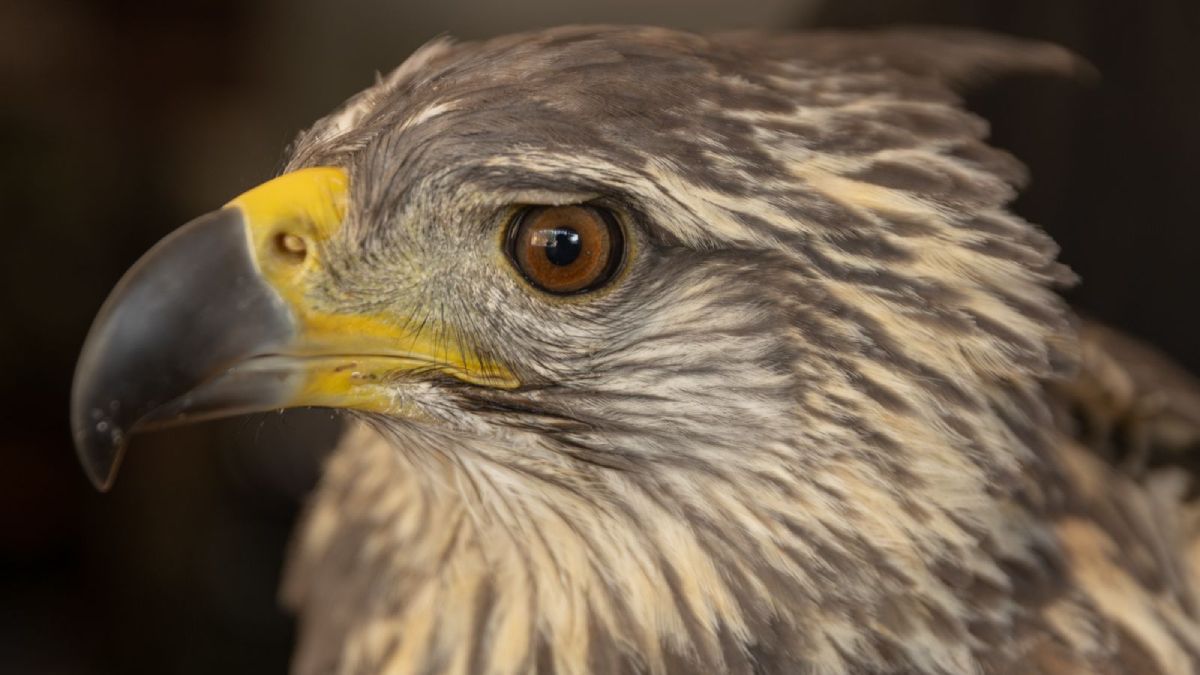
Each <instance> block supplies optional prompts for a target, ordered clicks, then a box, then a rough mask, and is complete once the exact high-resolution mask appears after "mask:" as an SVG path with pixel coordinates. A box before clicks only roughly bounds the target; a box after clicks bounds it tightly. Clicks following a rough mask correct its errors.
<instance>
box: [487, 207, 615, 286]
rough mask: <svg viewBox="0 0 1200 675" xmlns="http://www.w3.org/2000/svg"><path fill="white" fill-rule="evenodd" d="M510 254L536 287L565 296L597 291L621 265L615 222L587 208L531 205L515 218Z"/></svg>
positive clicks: (609, 217)
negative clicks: (595, 289)
mask: <svg viewBox="0 0 1200 675" xmlns="http://www.w3.org/2000/svg"><path fill="white" fill-rule="evenodd" d="M509 247H510V249H509V253H510V255H511V256H512V259H513V261H515V262H516V264H517V269H519V270H521V273H522V274H524V275H525V278H526V279H528V280H529V281H530V282H532V283H533V284H534V285H535V286H537V287H538V288H541V289H542V290H545V291H548V292H550V293H557V294H560V295H567V294H571V293H582V292H584V291H590V290H592V289H594V288H597V287H599V286H600V285H602V284H603V283H604V282H606V281H608V280H609V279H610V278H612V275H613V273H614V272H616V270H617V267H618V266H619V265H620V263H621V254H622V249H623V247H624V238H623V237H622V236H621V227H620V226H619V225H618V224H617V221H616V218H615V217H613V215H612V214H611V213H609V212H608V211H605V210H602V209H599V208H595V207H591V206H534V207H530V208H527V209H525V210H524V211H522V212H521V213H519V214H517V217H516V218H514V219H513V224H512V226H511V229H510V231H509Z"/></svg>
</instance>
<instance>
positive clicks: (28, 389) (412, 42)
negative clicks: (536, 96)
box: [0, 0, 1200, 674]
mask: <svg viewBox="0 0 1200 675" xmlns="http://www.w3.org/2000/svg"><path fill="white" fill-rule="evenodd" d="M591 21H611V22H622V23H630V22H637V23H659V24H664V25H670V26H676V27H682V28H688V29H696V30H709V29H725V28H748V27H769V28H781V29H782V28H794V27H805V26H859V25H876V24H895V23H938V24H955V25H964V26H976V27H985V28H989V29H993V30H998V31H1004V32H1008V33H1014V34H1019V35H1026V36H1031V37H1038V38H1045V39H1048V40H1053V41H1056V42H1059V43H1061V44H1064V45H1066V46H1068V47H1071V48H1072V49H1074V50H1076V51H1077V52H1079V53H1081V54H1083V55H1084V56H1086V57H1087V58H1088V59H1090V60H1091V61H1092V63H1093V64H1095V65H1096V66H1097V68H1098V69H1099V70H1100V72H1101V73H1102V76H1103V77H1102V80H1101V81H1100V82H1099V83H1096V84H1092V85H1081V84H1079V83H1071V82H1060V81H1052V80H1046V79H1036V78H1022V79H1015V80H1008V81H1005V82H1002V83H999V84H997V85H995V86H992V87H990V88H988V89H986V90H984V91H982V92H979V93H976V94H973V95H972V96H971V97H970V99H969V101H970V103H971V104H972V106H973V107H974V108H975V109H976V110H978V111H979V112H981V113H984V114H985V115H986V116H988V117H989V118H990V119H991V120H992V121H993V124H994V140H995V142H996V143H997V144H999V145H1001V146H1002V147H1005V148H1007V149H1009V150H1011V151H1013V152H1015V153H1016V154H1017V155H1018V156H1020V157H1022V158H1023V159H1025V160H1026V161H1027V162H1028V163H1029V165H1030V166H1031V168H1032V171H1033V176H1034V181H1033V184H1032V186H1031V187H1030V189H1029V190H1028V191H1027V192H1026V193H1025V195H1024V196H1023V197H1022V198H1021V199H1020V201H1019V202H1018V203H1017V205H1016V208H1017V210H1018V211H1019V212H1021V213H1022V214H1023V215H1025V216H1026V217H1028V218H1030V219H1031V220H1033V221H1035V222H1038V223H1041V224H1043V225H1044V226H1045V227H1046V228H1047V229H1048V230H1049V231H1050V232H1051V233H1052V234H1053V235H1054V236H1055V237H1056V238H1057V239H1058V241H1059V242H1060V243H1061V244H1062V246H1063V258H1064V260H1065V261H1066V262H1068V263H1069V264H1070V265H1071V266H1072V267H1074V269H1075V270H1076V271H1077V272H1079V274H1080V275H1081V276H1082V278H1083V280H1084V282H1083V284H1082V285H1081V286H1079V288H1078V289H1076V290H1074V291H1073V292H1072V293H1071V299H1072V300H1073V301H1074V302H1075V303H1076V304H1077V305H1078V306H1079V307H1081V308H1083V309H1085V310H1087V311H1088V312H1090V313H1091V314H1093V315H1095V316H1097V317H1100V318H1102V319H1105V320H1107V321H1109V322H1111V323H1113V324H1115V325H1117V326H1120V327H1122V328H1124V329H1126V330H1128V331H1130V332H1132V333H1134V334H1136V335H1139V336H1141V337H1144V338H1147V339H1149V340H1151V341H1152V342H1154V343H1155V344H1157V345H1159V346H1160V347H1161V348H1163V349H1164V350H1165V351H1167V352H1168V353H1169V354H1171V355H1172V356H1174V357H1175V358H1177V359H1178V360H1180V361H1182V362H1183V363H1185V364H1186V365H1188V366H1189V367H1190V368H1191V369H1192V370H1193V371H1198V372H1200V320H1198V318H1197V314H1196V304H1197V303H1196V295H1197V293H1198V292H1200V275H1198V274H1197V271H1196V267H1197V252H1198V249H1200V186H1198V185H1197V181H1200V2H1197V1H1196V0H1175V1H1171V0H1149V1H1144V2H1132V1H1131V0H1060V1H1058V2H1045V1H1044V0H993V1H983V0H977V1H971V0H942V1H935V0H927V1H919V0H893V1H890V2H877V1H876V0H830V1H828V2H822V1H821V0H738V1H737V2H721V1H718V0H699V1H698V0H619V1H617V2H608V3H604V4H603V5H601V4H600V3H595V2H590V1H589V0H508V1H506V2H503V3H483V2H468V1H467V0H439V1H438V2H431V3H424V4H421V5H415V4H412V3H404V2H400V1H399V0H342V1H338V2H334V1H333V0H255V1H248V0H177V1H175V2H162V1H161V0H122V1H117V2H92V3H82V2H68V1H67V0H0V205H2V207H3V211H2V213H3V222H4V228H3V230H2V231H0V236H2V237H3V244H2V245H0V251H3V253H4V255H3V258H2V260H3V264H2V265H0V279H2V282H0V300H2V304H0V307H2V308H3V314H2V317H3V318H2V319H0V411H2V415H3V416H2V417H0V419H2V420H3V426H2V427H0V462H2V464H0V672H4V673H64V674H77V673H78V674H82V673H168V674H170V673H212V672H222V673H231V674H232V673H269V672H282V671H284V670H285V669H286V664H287V658H288V653H289V649H290V644H291V639H292V624H291V620H290V618H289V617H288V616H287V614H286V613H285V612H283V611H282V610H281V609H280V608H279V607H278V604H277V602H276V587H277V583H278V577H279V572H280V569H281V566H282V564H283V560H284V557H285V550H286V545H287V538H288V532H289V530H290V529H291V527H292V524H293V521H294V519H295V517H296V513H297V509H298V508H299V505H300V504H301V503H302V501H303V498H304V496H305V494H306V492H307V490H308V489H309V488H310V487H311V485H312V483H313V481H314V480H315V477H316V466H317V464H318V462H319V458H320V457H321V455H322V453H323V452H324V451H326V450H327V449H328V448H329V447H330V446H331V445H332V443H333V441H334V439H335V437H336V433H337V424H336V421H334V420H332V418H331V416H330V414H329V413H326V412H319V411H315V412H307V413H305V412H300V413H289V414H287V415H284V416H279V415H268V416H258V417H254V418H246V419H239V420H233V421H229V422H225V423H218V424H208V425H204V426H200V427H196V428H192V429H185V430H181V431H178V432H172V433H170V434H165V433H164V434H158V435H154V436H146V437H144V438H139V439H138V441H137V442H136V443H135V445H134V448H133V451H132V453H131V457H130V458H129V461H128V462H126V466H125V468H124V471H123V473H122V475H121V477H120V479H119V481H118V482H117V485H116V488H115V489H114V491H113V492H112V493H111V494H109V495H106V496H103V497H102V496H100V495H98V494H96V493H95V492H94V491H93V490H92V489H91V487H90V486H89V485H88V484H87V482H86V481H85V479H84V477H83V473H82V472H81V471H80V470H79V468H78V467H77V465H76V462H75V457H74V453H73V451H72V449H71V445H70V439H69V433H68V429H67V397H68V390H69V385H70V378H71V371H72V368H73V365H74V359H75V356H76V354H77V351H78V349H79V346H80V344H81V342H82V340H83V337H84V334H85V332H86V330H87V327H88V324H89V322H90V320H91V318H92V316H93V314H94V312H95V310H96V309H97V307H98V306H99V304H100V303H101V301H102V300H103V298H104V296H105V295H106V293H107V292H108V290H109V289H110V288H111V286H112V285H113V283H114V282H115V281H116V280H117V279H118V277H119V276H120V274H121V273H122V272H123V271H124V270H125V269H126V268H127V267H128V266H129V265H130V264H131V263H132V262H133V261H134V260H135V259H136V258H137V256H138V255H139V254H140V253H142V252H143V251H144V250H145V249H147V248H148V247H149V246H150V245H151V244H153V243H154V242H155V241H156V240H157V239H158V238H159V237H161V236H162V235H164V234H165V233H166V232H168V231H169V230H170V229H172V228H174V227H175V226H177V225H179V224H182V223H183V222H185V221H186V220H188V219H189V218H191V217H193V216H195V215H197V214H200V213H202V212H205V211H208V210H210V209H213V208H215V207H218V206H220V205H221V204H222V203H224V202H225V201H226V200H228V199H229V198H231V197H232V196H234V195H236V194H238V193H239V192H241V191H242V190H244V189H246V188H248V187H250V186H252V185H254V184H256V183H258V182H260V181H262V180H264V179H266V178H269V177H270V176H271V175H272V172H273V171H274V170H275V169H276V168H277V166H278V165H279V162H280V160H281V159H282V154H281V153H282V151H283V148H284V146H285V145H286V144H287V143H288V142H289V141H290V140H291V139H292V138H293V136H294V135H295V134H296V133H297V132H298V131H299V130H300V129H301V128H303V127H304V126H305V125H306V124H308V123H310V122H312V121H313V120H314V119H315V118H316V117H318V116H319V115H321V114H323V113H324V112H326V111H328V110H329V109H331V108H332V107H334V106H335V105H336V104H337V103H339V102H340V101H341V100H342V99H343V98H345V97H347V96H349V95H350V94H352V93H354V92H355V91H358V90H359V89H361V88H363V87H364V86H366V85H368V84H370V83H371V82H372V79H373V77H374V74H375V72H376V71H385V72H386V71H387V70H388V69H390V68H392V67H394V66H395V65H397V64H398V63H399V62H400V61H402V60H403V59H404V57H405V56H406V55H407V54H408V53H409V52H411V51H412V50H413V49H414V48H415V47H417V46H418V45H420V44H421V43H422V42H424V41H425V40H427V39H429V38H431V37H433V36H436V35H438V34H442V33H450V34H452V35H455V36H458V37H461V38H464V39H469V38H480V37H487V36H490V35H495V34H500V33H505V32H510V31H513V30H520V29H525V28H531V27H538V26H546V25H553V24H560V23H570V22H591Z"/></svg>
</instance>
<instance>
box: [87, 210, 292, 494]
mask: <svg viewBox="0 0 1200 675" xmlns="http://www.w3.org/2000/svg"><path fill="white" fill-rule="evenodd" d="M293 333H294V326H293V321H292V317H291V314H290V311H289V310H288V308H287V306H286V305H285V304H284V302H283V301H282V299H280V298H279V296H278V294H276V293H275V291H274V290H272V289H271V288H270V287H269V285H268V284H267V283H266V282H265V281H264V280H263V278H262V277H261V275H260V274H259V273H258V271H257V268H256V266H255V262H254V259H253V256H252V252H251V250H250V248H249V240H248V238H247V236H246V225H245V221H244V219H243V215H242V213H241V212H240V211H238V210H237V209H230V208H227V209H222V210H220V211H215V212H213V213H210V214H208V215H206V216H201V217H200V218H197V219H196V220H193V221H192V222H191V223H189V224H187V225H185V226H183V227H182V228H180V229H178V230H176V231H175V232H174V233H172V234H171V235H169V236H168V237H167V238H166V239H164V240H163V241H161V242H159V243H158V245H156V246H155V247H154V248H153V249H151V250H150V251H149V252H148V253H146V255H144V256H142V258H141V260H139V261H138V262H137V263H136V264H135V265H134V266H133V268H132V269H130V271H129V272H127V273H126V274H125V276H124V277H123V278H122V279H121V281H120V282H119V283H118V284H117V286H116V288H115V289H113V291H112V293H111V294H110V295H109V297H108V299H107V300H106V301H105V303H104V306H103V307H102V308H101V309H100V312H99V314H98V315H97V317H96V319H95V321H94V322H93V324H92V328H91V330H90V331H89V333H88V336H87V338H86V340H85V341H84V345H83V349H82V350H81V352H80V355H79V362H78V364H77V366H76V370H75V379H74V382H73V384H72V391H71V434H72V437H73V439H74V441H75V448H76V451H77V452H78V455H79V460H80V462H81V463H82V464H83V468H84V471H85V472H87V475H88V478H89V479H90V480H91V481H92V484H93V485H95V486H96V488H97V489H98V490H100V491H101V492H104V491H107V490H108V489H109V488H110V487H111V486H112V483H113V479H114V477H115V476H116V472H117V468H118V465H119V464H120V462H121V457H122V456H123V455H124V453H125V446H126V445H127V443H128V439H129V436H130V434H132V433H133V432H135V431H138V430H140V429H142V428H143V427H146V426H147V425H148V424H151V423H153V422H156V421H161V420H159V419H157V418H158V417H168V418H170V417H174V418H179V419H183V418H184V417H185V415H184V413H201V412H212V411H213V410H216V411H218V412H221V411H224V412H226V413H229V414H232V413H236V412H238V411H239V410H242V409H245V408H247V405H248V401H247V400H246V399H248V398H252V397H254V396H258V397H259V398H261V399H262V400H264V401H266V402H267V403H270V404H275V403H276V399H275V396H276V395H277V394H278V391H277V390H278V389H279V387H277V386H276V387H272V386H271V384H272V382H274V380H269V381H266V382H258V383H257V385H258V386H257V388H250V389H247V388H246V387H244V386H243V387H242V388H241V389H237V390H236V391H235V392H233V393H229V392H223V391H216V392H215V393H214V392H209V395H208V396H207V397H200V396H195V397H192V398H196V399H203V400H202V401H200V402H201V403H204V404H206V405H208V409H207V410H200V409H199V408H198V407H197V406H198V403H197V402H195V401H192V400H191V398H185V396H186V395H187V394H189V393H190V392H193V390H195V389H196V388H197V387H201V386H202V385H204V384H205V383H206V382H208V381H209V380H210V379H212V378H213V377H214V376H215V375H217V374H220V373H221V372H223V371H224V370H226V369H228V368H229V367H230V365H232V364H236V363H238V362H240V361H241V360H243V359H246V358H248V357H251V356H254V355H256V354H260V353H271V352H275V351H278V350H279V349H280V348H281V346H282V345H284V344H286V343H287V341H288V340H289V339H290V338H291V336H292V335H293ZM205 391H207V390H205ZM235 394H236V397H235V396H234V395H235ZM250 403H261V401H258V399H255V400H254V401H250ZM189 406H191V407H190V408H189ZM258 407H261V405H259V406H258ZM249 408H251V409H253V408H254V406H253V405H250V406H249Z"/></svg>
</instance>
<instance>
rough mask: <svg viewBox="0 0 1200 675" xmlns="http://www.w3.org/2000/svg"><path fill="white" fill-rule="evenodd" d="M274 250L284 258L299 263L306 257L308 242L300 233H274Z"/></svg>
mask: <svg viewBox="0 0 1200 675" xmlns="http://www.w3.org/2000/svg"><path fill="white" fill-rule="evenodd" d="M275 250H276V251H277V252H278V253H279V255H280V256H282V257H283V258H284V259H286V260H288V261H290V262H293V263H301V262H304V259H305V258H306V257H308V242H306V241H305V240H304V237H301V236H300V235H297V234H292V233H290V232H280V233H279V234H277V235H275Z"/></svg>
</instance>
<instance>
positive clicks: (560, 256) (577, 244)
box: [546, 227, 583, 267]
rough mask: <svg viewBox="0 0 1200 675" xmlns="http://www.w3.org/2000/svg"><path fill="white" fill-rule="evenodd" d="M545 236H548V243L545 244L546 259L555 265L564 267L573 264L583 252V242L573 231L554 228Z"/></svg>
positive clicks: (565, 228)
mask: <svg viewBox="0 0 1200 675" xmlns="http://www.w3.org/2000/svg"><path fill="white" fill-rule="evenodd" d="M547 234H549V235H550V236H548V237H547V239H548V240H549V241H548V242H547V243H546V259H547V260H549V261H550V262H552V263H554V264H555V265H558V266H559V267H566V266H567V265H570V264H571V263H573V262H575V261H576V260H577V259H578V258H579V254H580V253H582V252H583V241H582V240H581V239H580V237H579V233H578V232H576V231H575V230H573V229H571V228H569V227H556V228H554V229H553V230H550V232H548V233H547Z"/></svg>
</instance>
